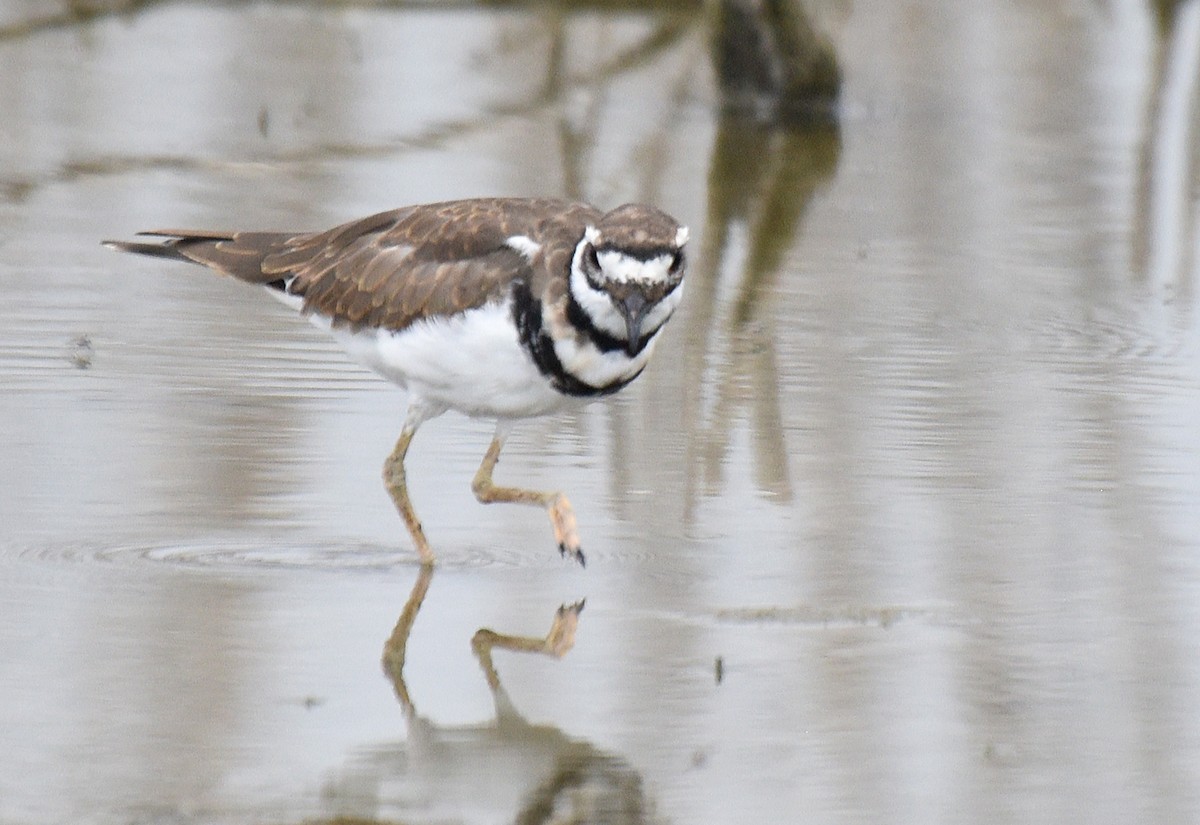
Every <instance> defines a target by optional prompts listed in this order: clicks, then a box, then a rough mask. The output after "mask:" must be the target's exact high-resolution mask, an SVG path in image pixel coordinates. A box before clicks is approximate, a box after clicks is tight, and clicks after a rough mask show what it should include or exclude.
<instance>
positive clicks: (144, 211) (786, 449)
mask: <svg viewBox="0 0 1200 825" xmlns="http://www.w3.org/2000/svg"><path fill="white" fill-rule="evenodd" d="M813 5H814V8H815V9H816V15H815V16H816V19H817V21H818V23H819V24H820V25H821V26H822V27H823V28H824V29H825V30H827V31H828V32H829V34H830V36H831V38H832V40H833V42H834V43H835V44H836V46H837V49H838V55H839V58H840V60H841V61H842V66H843V70H844V72H845V77H846V85H845V89H844V92H843V104H842V113H841V118H840V124H839V127H837V128H830V127H813V128H810V129H796V130H790V131H789V130H779V129H771V128H767V127H764V126H761V125H753V124H747V123H744V122H739V121H736V120H733V119H731V118H722V117H720V116H719V115H717V114H716V111H717V106H716V105H715V97H716V96H715V93H714V91H713V88H712V85H711V82H710V78H709V70H708V62H707V60H708V58H707V55H706V53H705V48H706V39H705V34H704V31H703V29H702V27H701V25H700V23H699V21H693V20H691V19H690V18H689V17H688V15H689V14H692V12H687V13H684V14H683V15H682V16H679V17H671V16H656V15H654V14H651V13H648V12H639V11H637V10H636V9H624V10H614V11H609V12H604V11H574V12H571V13H565V12H563V13H548V12H544V11H543V12H536V11H522V10H520V9H519V8H518V9H514V8H506V9H495V10H487V9H480V8H471V7H454V8H439V7H428V8H403V7H401V8H392V9H372V8H370V7H369V5H362V6H357V7H340V8H328V9H327V8H323V7H321V6H318V5H292V4H284V5H275V4H266V3H262V4H251V5H230V6H224V7H210V6H208V5H204V4H189V3H160V4H153V5H150V6H147V7H146V8H144V9H142V10H141V11H137V12H135V13H130V14H126V15H100V16H99V17H97V18H95V19H93V20H90V21H87V22H71V21H70V20H69V19H68V18H67V17H64V16H62V11H61V9H60V7H59V4H57V3H49V2H45V3H39V2H31V3H14V4H6V5H0V77H3V78H5V79H6V82H4V83H3V84H0V111H3V112H4V113H5V115H4V117H3V118H0V284H3V289H4V300H3V301H2V302H0V387H2V388H3V389H2V391H0V433H2V434H3V435H2V437H0V482H2V485H3V486H2V488H0V493H2V495H0V605H3V608H2V611H3V612H2V614H0V662H3V667H2V669H0V673H2V674H3V675H2V676H0V740H2V741H3V747H0V823H3V825H16V824H17V823H21V824H22V825H24V824H25V823H33V824H34V825H41V823H59V822H63V823H65V822H71V823H80V822H85V823H104V824H107V823H151V822H156V823H157V822H172V823H226V822H228V823H250V822H272V823H274V822H279V823H284V822H300V821H307V820H329V819H333V818H335V817H339V816H344V817H361V818H365V819H379V820H386V821H395V822H413V823H417V822H429V823H433V822H438V823H442V822H480V823H490V822H503V821H514V820H515V821H544V820H545V821H549V820H546V819H545V816H546V815H548V813H547V812H550V811H558V812H560V813H561V812H562V811H564V810H566V808H567V802H566V801H564V800H573V804H575V805H576V806H578V807H579V809H581V810H584V811H590V812H591V813H590V816H591V819H590V821H603V822H642V821H645V822H660V821H661V822H695V821H701V822H756V821H799V820H801V819H803V820H806V821H812V822H878V821H888V822H913V823H918V822H920V823H925V822H961V821H966V820H970V821H978V822H996V823H1002V822H1022V823H1024V822H1055V823H1072V822H1079V823H1084V822H1086V823H1097V822H1113V823H1118V822H1120V823H1127V822H1171V823H1177V822H1189V821H1197V820H1200V790H1198V789H1200V656H1197V652H1198V651H1200V648H1198V647H1197V642H1196V639H1197V638H1198V637H1200V506H1198V502H1200V414H1198V413H1200V410H1198V409H1197V408H1198V404H1197V399H1198V398H1200V316H1198V313H1197V293H1196V273H1197V261H1198V260H1200V256H1198V255H1197V253H1198V252H1200V219H1198V215H1200V205H1198V201H1197V194H1196V193H1197V191H1200V171H1198V170H1200V154H1198V153H1197V150H1196V147H1197V146H1198V145H1200V142H1198V140H1197V135H1198V134H1200V100H1198V96H1200V92H1198V90H1197V82H1196V78H1197V77H1198V76H1200V71H1198V69H1197V64H1198V57H1197V54H1198V53H1200V2H1198V1H1197V0H1191V2H1183V3H1179V4H1177V5H1176V6H1175V7H1174V9H1175V10H1174V12H1173V13H1170V14H1168V13H1166V12H1159V11H1158V9H1159V6H1158V5H1154V6H1153V7H1150V6H1146V5H1143V4H1142V3H1139V2H1133V1H1132V0H1114V2H1109V3H1102V4H1086V3H1084V4H1080V3H1052V4H1011V3H1000V2H986V0H985V1H983V2H978V3H971V4H961V3H919V2H901V3H894V2H883V1H882V0H878V2H875V1H869V2H861V3H845V2H836V0H832V1H831V2H822V3H815V4H813ZM1160 15H1162V16H1161V17H1160ZM481 194H517V195H533V194H551V195H567V196H572V197H583V198H586V199H589V200H592V201H595V202H597V203H602V204H615V203H619V202H621V201H624V200H632V199H638V200H648V201H652V202H655V203H658V204H659V205H661V206H663V207H664V208H666V209H667V210H668V211H670V212H672V213H674V214H675V215H677V216H678V217H679V218H680V219H681V220H683V221H684V222H686V223H688V224H689V225H690V226H691V227H692V237H693V241H692V244H693V247H692V257H691V261H692V264H691V271H690V273H689V282H688V294H687V299H686V301H685V305H684V309H683V314H682V316H681V317H680V318H679V319H678V320H676V321H673V322H672V325H671V327H670V328H669V331H668V334H667V337H666V339H665V340H664V341H663V342H662V345H661V346H660V348H659V351H658V354H657V356H656V360H655V362H654V363H653V364H652V366H651V368H650V369H649V370H648V371H647V374H646V375H645V376H644V377H643V378H642V379H640V380H639V381H638V382H637V383H636V384H635V385H634V386H632V387H631V388H630V389H629V390H628V391H626V392H624V393H622V394H621V395H620V396H618V397H617V398H614V399H612V400H610V401H607V402H604V403H601V404H596V405H593V406H590V407H588V408H586V409H584V410H582V411H579V412H577V413H573V414H569V415H564V416H561V417H558V418H554V419H547V420H544V421H536V422H530V423H528V424H527V425H525V426H523V427H521V428H519V429H518V430H517V432H516V433H515V434H514V436H513V438H512V439H511V440H510V442H509V446H508V447H507V448H506V450H505V453H504V456H503V460H502V462H501V464H500V467H499V469H498V471H497V480H498V481H505V482H508V481H512V482H526V483H531V484H535V485H540V486H561V488H562V489H564V490H566V491H567V492H568V493H569V495H570V496H571V499H572V501H573V502H574V503H575V505H576V509H577V511H578V514H579V517H580V522H581V530H582V535H583V539H584V546H585V549H586V550H587V552H588V566H587V568H586V569H579V568H577V567H575V566H573V565H571V564H570V563H568V562H564V561H562V560H561V559H559V557H558V554H557V552H556V551H555V549H554V548H553V546H552V542H551V537H550V531H549V528H548V525H547V524H546V523H545V519H544V517H543V516H542V515H541V514H540V513H538V512H537V511H535V510H532V509H527V508H521V507H503V506H496V507H483V506H481V505H478V504H477V503H475V501H474V499H473V497H472V495H471V493H470V489H469V483H470V478H471V476H472V474H473V473H474V471H475V468H476V466H477V465H478V462H479V460H480V457H481V456H482V452H483V450H484V448H485V447H486V445H487V442H488V440H489V438H490V426H489V425H488V424H486V423H480V422H472V421H468V420H466V419H463V418H459V417H455V416H453V415H447V416H445V417H443V418H441V419H438V420H437V421H435V422H432V423H431V424H428V425H426V427H424V428H423V429H422V431H421V433H420V435H419V436H418V438H417V440H416V441H415V443H414V447H413V451H412V453H411V454H410V464H409V478H410V481H411V484H412V490H413V496H414V499H415V502H416V506H417V508H418V511H419V512H420V513H421V515H422V518H423V520H424V523H425V527H426V530H427V533H428V535H429V536H430V539H431V541H432V542H433V544H434V546H435V549H436V550H437V551H438V553H439V556H440V559H441V561H442V564H441V565H440V566H439V568H438V569H437V571H436V572H435V573H434V574H433V576H432V578H431V579H425V578H423V577H421V576H420V575H419V568H418V566H417V564H416V558H415V554H414V553H413V551H412V549H411V545H410V544H409V541H408V538H407V536H406V535H405V534H404V531H403V527H402V525H401V523H400V521H399V519H398V518H397V516H396V514H395V512H394V510H393V509H392V506H391V503H390V501H389V500H388V497H387V494H386V492H385V490H384V489H383V487H382V485H381V484H380V482H379V468H380V466H381V464H382V461H383V458H384V457H385V455H386V454H387V452H388V451H389V450H390V448H391V445H392V443H393V442H394V439H395V438H396V436H397V435H398V431H399V425H400V421H401V418H402V415H403V403H404V401H403V396H402V394H401V393H400V392H399V391H397V390H395V389H394V388H392V387H390V386H389V385H386V384H385V383H383V382H382V381H379V380H377V379H375V378H374V377H373V376H371V375H370V374H369V373H366V372H364V371H361V370H359V369H358V368H357V367H355V366H353V365H352V364H350V363H349V362H348V361H347V360H346V359H345V358H344V357H343V356H342V354H341V353H340V351H339V350H338V349H337V348H336V346H335V345H334V344H333V343H332V342H330V341H328V340H326V339H325V338H323V337H322V335H321V334H320V333H319V332H318V331H317V330H315V329H312V328H310V327H309V326H307V325H305V324H304V323H302V322H298V321H296V320H294V319H292V318H290V317H288V313H287V312H286V310H285V309H284V308H282V307H279V306H276V305H275V304H274V303H273V302H271V301H269V300H267V299H266V298H264V297H263V296H262V295H260V294H259V293H257V292H255V291H253V290H250V289H243V288H240V287H239V286H238V285H236V284H232V283H229V282H226V281H222V280H220V279H218V278H215V277H212V276H211V275H209V274H208V273H205V272H203V271H201V270H199V269H190V268H186V267H180V266H174V265H168V264H164V263H161V262H155V261H150V260H137V259H131V258H127V257H120V256H117V255H115V254H113V253H111V252H109V251H107V250H105V249H102V248H100V247H99V245H98V241H99V240H100V239H101V238H106V237H114V236H116V237H127V236H128V235H130V233H132V232H134V231H137V230H139V229H147V228H154V227H157V226H161V225H172V226H196V227H230V226H235V227H245V228H298V229H299V228H320V227H323V226H326V225H332V224H333V223H335V222H338V221H341V220H344V219H348V218H350V217H355V216H358V215H362V214H367V213H368V212H371V211H375V210H378V209H384V208H388V207H391V206H397V205H401V204H405V203H412V202H420V201H424V200H433V199H443V198H451V197H459V196H472V195H481ZM582 599H586V602H585V606H584V608H583V610H582V612H581V613H580V614H579V615H578V617H577V619H578V627H577V628H576V627H574V626H573V620H571V619H569V618H568V619H566V620H564V619H562V618H560V619H559V622H560V627H561V623H562V622H564V621H566V622H567V624H568V625H571V626H570V627H568V628H566V629H565V630H564V632H565V634H566V640H567V641H569V640H570V637H571V635H572V633H573V641H574V645H573V648H572V649H570V650H569V652H565V655H562V656H554V655H539V654H537V653H532V654H531V653H516V652H511V651H505V650H497V651H496V652H495V653H494V665H495V669H494V671H491V672H489V671H488V669H487V668H486V667H483V666H482V662H481V660H480V659H479V658H477V656H476V655H475V654H474V653H473V649H472V639H473V638H475V637H476V634H477V631H479V630H480V629H481V628H490V629H492V630H494V631H496V632H497V633H501V634H514V635H518V636H524V637H537V638H541V637H542V635H543V634H545V633H547V632H548V631H549V630H550V628H551V626H552V623H553V622H554V621H555V617H556V611H557V610H558V609H559V607H560V605H568V606H569V605H572V604H575V603H577V602H578V601H579V600H582ZM410 622H411V625H410ZM527 646H532V644H530V645H527ZM569 646H570V645H569V644H565V643H564V644H562V645H560V647H559V649H558V650H557V651H556V652H558V653H562V652H563V650H562V648H564V647H569ZM381 662H383V664H382V665H381ZM401 665H402V667H401ZM489 678H490V679H492V680H493V681H492V682H491V684H489ZM495 679H498V680H499V682H498V684H497V683H496V682H495V681H494V680H495ZM539 816H542V817H543V818H542V819H539V818H538V817H539ZM522 817H524V818H522ZM584 821H588V820H587V819H586V818H585V820H584Z"/></svg>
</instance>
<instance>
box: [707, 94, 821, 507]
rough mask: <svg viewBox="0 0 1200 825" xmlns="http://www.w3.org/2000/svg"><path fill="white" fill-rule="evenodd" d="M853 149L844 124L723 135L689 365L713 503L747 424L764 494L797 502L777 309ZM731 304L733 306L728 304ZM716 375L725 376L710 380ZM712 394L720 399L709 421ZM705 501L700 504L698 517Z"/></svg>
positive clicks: (724, 125)
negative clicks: (793, 259) (814, 214)
mask: <svg viewBox="0 0 1200 825" xmlns="http://www.w3.org/2000/svg"><path fill="white" fill-rule="evenodd" d="M840 149H841V138H840V134H839V129H838V127H837V126H836V124H832V125H831V124H823V125H818V126H813V127H809V128H800V127H791V128H789V127H772V126H769V125H764V124H761V123H758V122H754V121H751V120H748V119H744V118H738V117H733V116H729V115H726V116H724V117H722V118H720V120H719V121H718V123H717V134H716V139H715V142H714V145H713V149H712V156H711V159H710V161H709V172H708V212H707V215H706V217H705V226H706V227H707V230H706V232H705V235H704V246H703V248H702V249H701V252H700V255H699V256H698V259H699V263H698V264H697V265H696V266H695V267H694V268H693V269H694V271H693V272H692V273H691V274H690V276H689V278H690V282H689V285H688V290H689V292H688V300H689V301H690V302H691V306H690V311H691V313H692V314H693V319H694V320H693V326H692V328H691V330H690V331H691V333H692V335H697V334H698V335H700V336H702V337H703V340H702V341H696V342H694V345H693V346H690V347H688V349H687V353H686V355H685V361H684V365H685V366H684V369H685V383H686V386H687V387H688V388H689V390H690V391H691V393H690V394H691V398H690V399H689V405H688V414H687V417H686V419H685V420H687V421H690V422H694V423H692V424H691V425H690V429H691V432H692V435H691V437H690V438H689V439H688V449H689V453H690V454H691V456H692V458H691V460H690V461H689V467H690V472H689V473H688V479H689V481H690V482H691V483H692V484H700V483H702V484H703V485H704V488H703V492H704V493H706V494H713V493H715V492H717V491H719V490H720V489H721V488H722V486H723V483H724V479H723V478H722V472H723V468H724V467H725V466H726V465H727V463H728V455H727V452H728V447H729V439H730V431H731V429H732V428H733V427H734V426H735V425H736V423H737V422H739V421H741V420H743V419H746V420H748V421H749V422H750V424H751V428H752V431H753V439H752V444H753V445H754V450H755V455H754V458H755V482H756V484H757V485H758V487H759V488H760V489H761V490H763V491H765V492H768V493H769V494H771V495H772V496H774V497H775V498H776V499H777V500H779V501H789V500H790V499H791V497H792V482H791V479H790V477H789V474H790V470H789V467H788V454H787V450H786V448H785V447H784V440H783V414H782V411H781V407H780V405H781V401H780V387H781V386H782V384H783V382H782V380H781V377H780V374H779V370H778V355H777V353H776V341H777V340H778V335H779V332H778V330H777V329H776V324H777V311H776V309H775V308H774V307H772V306H771V304H770V298H771V294H772V286H773V285H774V283H775V281H776V279H777V277H778V275H779V274H780V270H781V267H782V261H783V256H784V254H785V253H786V252H787V250H789V249H790V248H791V247H792V245H793V244H794V243H795V238H796V235H797V232H798V229H799V226H800V222H801V221H802V220H803V217H804V212H805V209H806V208H807V207H808V205H809V203H810V202H811V200H812V198H813V195H814V193H815V192H816V191H817V190H818V189H819V188H820V187H821V186H822V185H823V184H825V183H826V182H827V181H828V180H829V179H830V178H831V177H832V176H833V173H834V170H835V168H836V166H837V159H838V155H839V152H840ZM723 291H724V292H729V293H732V294H731V295H725V296H721V294H720V293H721V292H723ZM722 300H723V301H724V303H726V304H727V305H728V307H729V308H728V310H727V311H726V313H725V315H724V316H723V317H722V316H721V315H720V314H719V313H720V307H719V302H720V301H722ZM709 364H717V365H718V366H717V367H716V368H715V369H714V371H713V373H714V374H712V375H706V374H705V369H706V367H707V366H708V365H709ZM703 393H715V399H711V400H709V402H708V404H707V406H708V407H709V412H708V413H707V414H705V413H704V411H703V409H702V408H703V407H704V406H705V399H704V398H703ZM695 504H696V498H695V495H694V494H693V495H692V496H690V497H689V506H693V507H694V506H695Z"/></svg>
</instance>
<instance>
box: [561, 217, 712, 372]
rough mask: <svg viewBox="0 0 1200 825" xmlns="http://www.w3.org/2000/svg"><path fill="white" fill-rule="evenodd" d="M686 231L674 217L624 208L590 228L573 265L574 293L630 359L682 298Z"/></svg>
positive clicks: (669, 315)
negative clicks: (617, 341) (620, 345)
mask: <svg viewBox="0 0 1200 825" xmlns="http://www.w3.org/2000/svg"><path fill="white" fill-rule="evenodd" d="M687 238H688V230H687V227H686V226H680V225H679V223H678V222H677V221H676V220H675V219H674V218H672V217H671V216H670V215H668V214H666V213H665V212H662V211H660V210H658V209H655V208H654V207H652V206H645V205H642V204H626V205H625V206H619V207H617V208H616V209H614V210H612V211H611V212H609V213H607V214H605V215H604V216H603V217H602V218H601V219H600V220H599V221H597V222H596V224H595V225H594V226H588V227H587V229H586V230H585V231H584V233H583V238H582V239H581V240H580V241H579V244H578V245H577V246H576V248H575V256H574V259H573V260H572V262H571V293H572V295H573V296H574V298H575V300H576V301H577V302H578V304H579V306H580V307H581V308H582V309H583V311H584V312H585V313H586V314H587V316H588V317H589V319H590V320H591V323H592V324H593V325H594V326H596V327H597V328H598V329H599V330H601V331H603V332H604V333H606V334H608V335H610V336H612V337H614V338H616V339H617V340H619V341H621V342H623V344H624V348H625V351H626V352H627V353H628V354H629V355H630V356H631V357H632V356H634V355H636V354H637V353H639V352H641V351H642V349H644V348H645V346H646V344H647V343H648V342H649V341H650V339H652V338H653V337H654V335H655V334H656V333H657V332H658V331H659V329H661V328H662V325H663V324H665V323H666V322H667V319H668V318H670V317H671V314H672V313H673V312H674V311H675V308H676V307H677V306H679V301H680V299H681V298H682V297H683V274H684V269H685V261H684V254H683V246H684V244H685V243H687Z"/></svg>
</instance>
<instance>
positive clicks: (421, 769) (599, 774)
mask: <svg viewBox="0 0 1200 825" xmlns="http://www.w3.org/2000/svg"><path fill="white" fill-rule="evenodd" d="M433 575H434V574H433V570H432V569H431V568H422V570H421V572H420V574H419V575H418V577H417V580H416V583H415V584H414V585H413V589H412V592H411V593H410V594H409V597H408V600H407V601H406V602H405V604H404V608H403V609H402V610H401V611H400V616H399V618H398V619H397V620H396V626H395V628H394V629H393V630H392V634H391V636H390V637H389V638H388V640H387V641H386V642H385V644H384V649H383V669H384V672H385V674H386V675H387V676H388V678H389V679H390V680H391V682H392V686H393V688H394V690H395V693H396V698H397V700H398V701H399V703H400V707H401V709H402V710H403V712H404V717H405V720H406V724H407V727H408V738H407V740H406V741H405V742H402V743H399V744H394V745H387V746H384V747H382V748H378V749H373V750H371V751H370V752H369V753H366V754H364V755H363V756H362V757H361V758H360V759H358V760H356V762H355V764H354V766H353V767H352V768H351V769H350V770H348V771H346V772H345V773H344V774H343V775H342V776H340V777H339V778H338V780H337V781H336V782H335V783H333V784H332V785H331V786H330V787H329V789H328V793H327V798H328V799H330V800H336V801H337V802H338V806H339V807H347V806H352V807H353V808H354V810H339V811H338V812H337V813H338V817H345V816H353V817H361V816H362V815H363V814H364V813H368V811H364V810H362V809H363V808H364V807H366V808H369V809H370V810H369V813H370V814H371V815H372V816H377V815H378V814H379V812H380V811H381V810H382V809H385V808H386V809H395V810H398V811H399V812H401V813H402V814H403V817H404V819H405V821H421V820H422V819H424V820H426V821H444V820H446V819H447V817H449V818H451V819H453V820H454V821H463V822H474V821H479V822H494V821H497V819H498V818H499V819H503V820H511V821H514V822H517V823H522V825H534V824H535V823H548V822H605V823H618V824H624V823H628V825H637V823H645V822H647V821H649V820H648V815H647V812H646V807H647V805H646V799H645V794H644V791H643V783H642V778H641V776H640V775H639V774H638V773H637V772H636V771H635V770H634V769H633V768H632V767H631V766H630V765H629V764H628V763H627V762H626V761H625V760H624V759H622V758H621V757H619V756H616V755H613V754H609V753H605V752H604V751H601V750H600V749H598V748H597V747H595V746H594V745H592V744H591V743H589V742H586V741H582V740H579V739H575V738H572V737H571V736H569V735H567V734H566V733H565V732H563V731H562V730H561V729H559V728H557V727H555V726H553V725H538V724H534V723H531V722H529V721H528V720H526V719H525V718H524V717H523V716H522V715H521V713H520V712H519V711H518V710H517V709H516V707H515V706H514V704H513V703H512V701H511V700H510V699H509V697H508V694H507V692H506V691H505V689H504V687H503V685H502V684H501V680H500V675H499V672H498V671H497V669H496V666H495V663H494V661H493V658H492V654H493V652H494V651H495V650H497V649H499V650H508V651H513V652H518V653H535V654H540V655H543V656H549V657H553V658H561V657H562V656H564V655H566V654H567V652H568V651H570V650H571V648H572V647H573V646H574V644H575V633H576V631H577V629H578V626H579V617H580V613H581V612H582V611H583V605H584V603H583V602H582V601H580V602H576V603H575V604H571V605H563V606H561V607H559V608H558V609H557V610H556V611H555V612H554V616H553V618H552V619H551V623H550V629H549V631H548V632H547V633H546V635H545V636H544V637H530V636H516V635H510V634H506V633H500V632H497V631H495V630H491V629H488V628H482V629H480V630H478V631H477V632H476V633H475V635H474V636H473V637H472V639H471V647H472V649H473V651H474V652H475V656H476V658H477V659H478V660H479V665H480V668H481V669H482V671H483V676H484V679H485V681H486V682H487V685H488V687H489V688H490V690H491V694H492V698H493V701H494V705H495V718H494V719H492V720H490V721H488V722H485V723H481V724H475V725H460V726H440V725H438V724H436V723H435V722H433V721H431V720H429V719H427V718H425V717H422V716H421V715H420V714H419V713H418V711H417V707H416V704H415V703H414V701H413V698H412V696H411V694H410V693H409V690H408V685H407V682H406V681H405V678H404V667H405V659H406V655H407V650H408V640H409V638H410V636H411V634H412V630H413V625H414V624H415V623H416V620H417V615H418V613H419V612H420V609H421V604H422V603H423V602H424V600H425V596H426V594H427V593H428V591H429V586H430V583H431V582H432V580H433ZM335 821H337V820H336V818H335Z"/></svg>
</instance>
